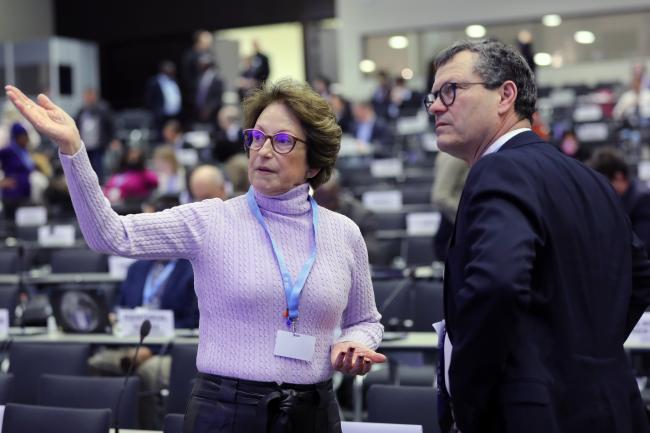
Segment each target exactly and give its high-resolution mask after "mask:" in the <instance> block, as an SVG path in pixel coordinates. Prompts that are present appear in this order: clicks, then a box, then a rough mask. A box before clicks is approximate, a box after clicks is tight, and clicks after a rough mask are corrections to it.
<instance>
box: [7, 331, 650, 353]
mask: <svg viewBox="0 0 650 433" xmlns="http://www.w3.org/2000/svg"><path fill="white" fill-rule="evenodd" d="M385 337H386V338H385V340H384V341H382V342H381V345H380V350H425V351H426V350H435V349H436V348H437V347H438V337H437V334H436V333H435V332H407V333H391V332H387V333H386V334H385ZM9 338H10V339H11V340H13V341H14V342H20V343H23V342H24V343H88V344H102V345H131V344H137V343H138V341H139V337H136V336H133V337H120V336H117V335H113V334H69V333H63V332H55V333H48V332H47V328H42V327H26V328H19V327H12V328H9ZM198 341H199V337H198V329H177V330H176V335H175V336H173V337H155V336H149V337H147V338H146V340H145V344H154V345H157V344H167V343H174V344H198ZM649 347H650V345H649Z"/></svg>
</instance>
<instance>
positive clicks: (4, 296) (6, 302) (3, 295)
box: [0, 284, 19, 326]
mask: <svg viewBox="0 0 650 433" xmlns="http://www.w3.org/2000/svg"><path fill="white" fill-rule="evenodd" d="M18 291H19V287H18V285H17V284H16V285H6V286H5V285H2V286H0V308H6V309H7V311H8V312H9V326H13V325H14V323H15V320H16V305H18Z"/></svg>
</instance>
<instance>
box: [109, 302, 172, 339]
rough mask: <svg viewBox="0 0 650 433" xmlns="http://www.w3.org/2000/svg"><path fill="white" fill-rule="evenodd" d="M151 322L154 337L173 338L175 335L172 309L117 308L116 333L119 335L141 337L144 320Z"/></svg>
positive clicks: (151, 333) (151, 334)
mask: <svg viewBox="0 0 650 433" xmlns="http://www.w3.org/2000/svg"><path fill="white" fill-rule="evenodd" d="M145 320H149V321H150V322H151V332H150V333H149V335H150V336H152V337H163V338H171V337H173V336H174V312H173V311H172V310H146V309H142V308H138V309H135V310H130V309H125V308H121V309H119V310H117V326H116V327H115V335H117V336H118V337H140V327H141V326H142V322H144V321H145Z"/></svg>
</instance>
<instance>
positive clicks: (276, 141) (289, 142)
mask: <svg viewBox="0 0 650 433" xmlns="http://www.w3.org/2000/svg"><path fill="white" fill-rule="evenodd" d="M267 138H270V139H271V147H273V150H274V151H275V152H276V153H280V154H285V153H289V152H291V151H292V150H293V148H294V147H295V146H296V143H297V142H299V141H302V142H303V143H305V140H301V139H300V138H298V137H294V136H293V135H291V134H289V133H286V132H278V133H277V134H273V135H267V134H265V133H264V132H262V131H260V130H259V129H253V128H250V129H244V147H246V150H249V149H253V150H260V149H261V148H262V147H263V146H264V143H266V139H267Z"/></svg>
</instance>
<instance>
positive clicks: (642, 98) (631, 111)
mask: <svg viewBox="0 0 650 433" xmlns="http://www.w3.org/2000/svg"><path fill="white" fill-rule="evenodd" d="M645 76H646V68H645V65H643V64H636V65H634V66H633V67H632V80H631V81H630V88H629V89H628V90H626V91H625V92H624V93H623V94H622V95H621V96H620V98H619V99H618V101H617V102H616V106H614V110H613V112H612V116H613V117H614V119H615V120H619V121H621V122H622V124H623V126H625V127H628V128H635V127H638V126H639V124H640V122H641V120H642V119H648V118H650V88H648V86H647V83H646V82H645V81H646V80H645Z"/></svg>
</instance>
